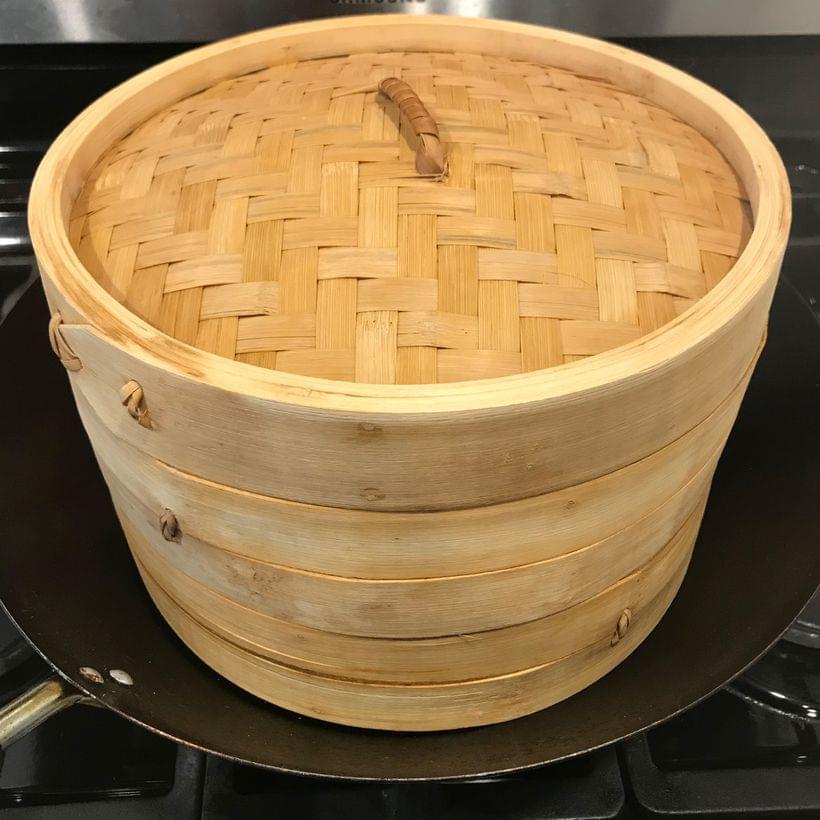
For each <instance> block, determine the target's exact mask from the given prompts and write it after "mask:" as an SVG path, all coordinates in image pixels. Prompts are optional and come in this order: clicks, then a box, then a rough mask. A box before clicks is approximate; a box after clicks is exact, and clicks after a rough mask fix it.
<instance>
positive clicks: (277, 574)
mask: <svg viewBox="0 0 820 820" xmlns="http://www.w3.org/2000/svg"><path fill="white" fill-rule="evenodd" d="M378 43H385V44H389V45H388V46H386V47H384V48H382V47H376V46H375V44H378ZM789 219H790V212H789V192H788V186H787V183H786V179H785V174H784V171H783V168H782V165H781V163H780V160H779V158H778V156H777V154H776V152H775V151H774V149H773V147H772V146H771V144H770V143H769V141H768V140H767V139H766V137H765V135H764V134H763V133H762V131H761V130H760V128H759V127H758V126H757V125H756V124H755V123H754V122H752V121H751V120H750V119H749V117H748V116H747V115H746V114H744V113H743V112H742V111H741V110H740V109H738V108H737V107H736V106H735V105H734V104H733V103H731V102H730V101H729V100H727V99H726V98H724V97H723V96H721V95H720V94H718V93H717V92H716V91H714V90H712V89H710V88H709V87H707V86H705V85H703V84H701V83H699V82H697V81H695V80H694V79H692V78H691V77H689V76H687V75H685V74H682V73H681V72H678V71H676V70H674V69H672V68H670V67H668V66H665V65H663V64H660V63H657V62H655V61H653V60H650V59H648V58H646V57H643V56H640V55H638V54H635V53H633V52H630V51H626V50H624V49H621V48H618V47H616V46H612V45H608V44H605V43H602V42H599V41H596V40H592V39H588V38H585V37H579V36H577V35H572V34H567V33H565V32H559V31H553V30H550V29H543V28H538V27H533V26H525V25H519V24H514V23H506V22H497V21H482V20H464V19H457V18H444V17H432V16H430V17H426V16H425V17H404V16H396V17H383V16H377V17H363V16H358V17H354V18H343V19H339V18H336V19H334V20H332V21H318V22H312V23H306V24H299V25H292V26H286V27H280V28H274V29H270V30H267V31H261V32H257V33H253V34H249V35H246V36H243V37H239V38H235V39H232V40H229V41H225V42H223V43H218V44H215V45H212V46H208V47H205V48H202V49H198V50H196V51H193V52H190V53H189V54H186V55H183V56H181V57H178V58H176V59H174V60H171V61H168V62H166V63H163V64H161V65H159V66H157V67H156V68H153V69H151V70H149V71H147V72H145V73H143V74H141V75H139V76H137V77H136V78H134V79H133V80H131V81H129V82H127V83H125V84H124V85H122V86H120V87H119V88H117V89H115V90H114V91H112V92H110V93H108V94H107V95H105V96H104V97H103V98H101V99H100V100H99V101H98V102H96V103H95V104H94V105H92V106H91V107H90V108H89V109H87V110H86V111H85V112H83V113H82V114H81V115H80V116H79V117H78V118H77V119H76V120H75V121H74V122H73V123H72V124H71V125H70V126H69V127H68V128H67V129H66V130H65V131H64V132H63V134H62V135H61V136H60V137H59V138H58V140H57V141H56V142H55V144H54V145H53V146H52V148H51V149H50V151H49V152H48V154H47V155H46V157H45V159H44V160H43V163H42V165H41V167H40V169H39V170H38V172H37V176H36V178H35V182H34V187H33V190H32V196H31V205H30V227H31V233H32V237H33V241H34V246H35V251H36V254H37V259H38V262H39V265H40V268H41V271H42V278H43V284H44V287H45V290H46V295H47V298H48V302H49V306H50V309H51V312H52V318H51V323H50V325H49V333H50V336H51V341H52V346H53V348H54V351H55V353H56V354H57V356H58V357H59V358H60V360H61V362H62V363H63V365H64V366H65V368H66V370H67V373H68V376H69V381H70V384H71V388H72V390H73V392H74V395H75V398H76V403H77V408H78V411H79V413H80V416H81V418H82V421H83V424H84V426H85V429H86V431H87V433H88V436H89V439H90V441H91V444H92V446H93V448H94V451H95V453H96V455H97V459H98V462H99V464H100V468H101V470H102V472H103V475H104V477H105V479H106V481H107V483H108V486H109V489H110V492H111V498H112V500H113V503H114V506H115V508H116V510H117V514H118V516H119V518H120V521H121V523H122V526H123V530H124V532H125V534H126V537H127V540H128V543H129V545H130V548H131V551H132V553H133V555H134V559H135V562H136V565H137V568H138V570H139V572H140V574H141V576H142V578H143V580H144V581H145V584H146V587H147V589H148V591H149V593H150V594H151V596H152V598H153V599H154V601H155V603H156V605H157V607H158V608H159V610H160V611H161V612H162V614H163V615H164V617H165V618H166V619H167V621H168V622H169V624H170V625H171V626H172V628H173V629H174V630H175V631H176V632H177V633H178V635H179V636H180V637H181V639H182V640H183V641H184V642H185V643H186V644H187V645H188V646H189V647H190V648H191V649H192V650H193V651H194V652H195V653H196V654H198V655H199V656H200V657H201V658H202V659H203V660H204V661H205V662H206V663H208V664H209V665H210V666H212V667H213V668H214V669H215V670H217V671H218V672H219V673H220V674H222V675H223V676H224V677H226V678H227V679H229V680H231V681H233V682H234V683H236V684H238V685H239V686H241V687H243V688H245V689H247V690H249V691H250V692H253V693H254V694H256V695H258V696H259V697H262V698H265V699H267V700H269V701H271V702H272V703H274V704H277V705H280V706H283V707H285V708H288V709H292V710H295V711H297V712H300V713H303V714H306V715H311V716H314V717H319V718H323V719H326V720H331V721H336V722H340V723H344V724H349V725H354V726H364V727H370V728H381V729H394V730H436V729H450V728H457V727H465V726H474V725H481V724H486V723H493V722H498V721H502V720H507V719H510V718H513V717H517V716H520V715H524V714H527V713H529V712H532V711H534V710H537V709H541V708H544V707H546V706H549V705H550V704H552V703H555V702H557V701H559V700H561V699H563V698H566V697H569V696H570V695H572V694H573V693H575V692H577V691H579V690H580V689H581V688H583V687H585V686H587V685H589V684H590V683H592V682H593V681H595V680H597V679H598V678H600V677H601V676H602V675H604V674H606V672H608V671H609V670H610V669H612V668H613V667H614V666H615V665H616V664H618V663H619V662H620V661H621V660H623V658H625V657H626V656H627V655H628V654H629V653H630V652H631V651H632V650H633V649H634V648H635V647H636V646H637V645H638V644H639V643H640V642H641V641H642V640H643V639H644V638H645V637H646V635H648V634H649V632H650V631H651V630H652V629H653V627H654V626H655V625H656V624H657V622H658V621H659V619H660V618H661V617H662V615H663V613H664V611H665V610H666V608H667V607H668V605H669V603H670V602H671V600H672V599H673V598H674V595H675V593H676V592H677V589H678V587H679V585H680V583H681V581H682V579H683V577H684V574H685V571H686V567H687V564H688V561H689V557H690V555H691V551H692V548H693V545H694V542H695V539H696V536H697V531H698V526H699V524H700V520H701V517H702V514H703V510H704V506H705V503H706V498H707V496H708V491H709V484H710V481H711V477H712V473H713V471H714V468H715V465H716V463H717V460H718V458H719V456H720V452H721V450H722V448H723V445H724V443H725V441H726V438H727V436H728V434H729V432H730V430H731V426H732V424H733V422H734V418H735V415H736V413H737V410H738V408H739V405H740V402H741V401H742V398H743V394H744V391H745V389H746V385H747V383H748V380H749V378H750V376H751V372H752V370H753V368H754V364H755V361H756V358H757V355H758V353H759V350H760V348H761V346H762V344H763V342H764V339H765V326H766V318H767V312H768V309H769V304H770V300H771V296H772V292H773V288H774V284H775V282H776V279H777V275H778V272H779V267H780V262H781V259H782V254H783V251H784V248H785V242H786V238H787V234H788V227H789Z"/></svg>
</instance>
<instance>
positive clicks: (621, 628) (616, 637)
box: [610, 607, 632, 646]
mask: <svg viewBox="0 0 820 820" xmlns="http://www.w3.org/2000/svg"><path fill="white" fill-rule="evenodd" d="M631 623H632V610H631V609H629V607H627V608H626V609H625V610H624V611H623V612H622V613H621V614H620V617H619V618H618V622H617V623H616V624H615V631H614V632H613V633H612V640H611V641H610V645H611V646H615V644H616V643H618V641H620V640H621V638H623V636H624V635H626V633H627V630H628V629H629V625H630V624H631Z"/></svg>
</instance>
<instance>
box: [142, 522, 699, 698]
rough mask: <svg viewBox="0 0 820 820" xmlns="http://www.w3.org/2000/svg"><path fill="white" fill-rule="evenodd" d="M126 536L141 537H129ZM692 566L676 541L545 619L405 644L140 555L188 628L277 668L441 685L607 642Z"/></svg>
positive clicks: (152, 554)
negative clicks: (326, 622) (278, 614)
mask: <svg viewBox="0 0 820 820" xmlns="http://www.w3.org/2000/svg"><path fill="white" fill-rule="evenodd" d="M126 528H127V524H126ZM131 537H132V538H133V539H134V540H138V539H139V536H138V535H136V534H135V533H133V532H132V531H131ZM688 560H689V547H688V545H687V543H686V542H685V541H681V539H680V538H678V537H675V538H673V539H672V540H671V541H670V542H669V544H667V545H666V546H665V547H664V548H663V550H662V551H661V552H659V553H658V554H657V555H656V556H654V557H653V558H652V559H650V561H649V562H648V563H646V564H645V565H644V566H642V567H641V568H640V569H638V570H637V571H636V572H634V573H632V574H631V575H628V576H627V577H625V578H623V579H621V580H620V581H618V582H616V583H615V584H613V585H612V586H610V587H607V589H605V590H603V591H602V592H600V593H599V594H598V595H595V596H593V597H592V598H588V599H586V600H585V601H582V602H581V603H578V604H576V605H575V606H572V607H569V608H567V609H565V610H562V611H561V612H557V613H554V614H553V615H549V616H547V617H546V618H538V619H536V620H534V621H527V622H526V623H521V624H515V625H513V626H509V627H504V628H502V629H492V630H485V631H483V632H477V633H470V634H461V635H454V636H439V637H435V638H412V639H403V640H395V639H392V638H364V637H360V636H356V635H343V634H341V633H338V632H327V631H324V630H319V629H312V628H310V627H305V626H301V625H298V624H293V623H291V622H290V621H285V620H281V619H277V618H272V617H270V616H268V615H265V614H263V613H261V612H259V611H257V610H255V609H250V608H248V607H245V606H242V605H241V604H237V603H235V602H234V601H232V600H230V599H229V598H226V597H224V596H222V595H220V594H219V593H218V592H214V591H213V590H212V589H210V588H209V587H206V586H203V585H202V584H200V583H198V582H197V581H195V580H193V579H192V578H190V577H189V576H187V575H185V574H184V573H182V572H180V571H179V570H177V569H175V568H174V567H173V566H172V565H171V564H169V563H168V562H166V561H164V560H163V559H162V558H160V557H159V555H157V553H156V552H152V551H149V550H145V551H143V552H142V555H141V559H140V560H139V561H138V566H139V567H140V571H141V572H142V573H143V574H145V573H148V574H149V575H150V576H151V578H152V579H153V583H154V585H159V586H161V587H162V588H163V590H164V591H165V592H166V594H168V595H170V596H171V597H172V598H174V600H175V601H176V602H177V603H178V604H179V605H180V606H182V607H183V608H184V609H185V610H186V611H187V612H188V614H190V615H191V616H192V617H193V618H194V620H196V621H198V622H199V623H201V624H203V625H204V626H205V627H206V628H208V629H210V630H211V631H212V632H215V633H216V634H218V635H220V636H222V637H223V638H225V639H226V640H228V641H229V642H231V643H233V644H235V645H237V646H240V647H242V648H244V649H246V650H248V651H249V652H253V653H255V654H257V655H262V656H263V657H267V658H269V659H270V660H273V661H276V662H277V663H283V664H285V665H288V666H296V667H299V668H301V669H306V670H313V671H316V672H318V673H320V674H324V675H330V676H332V677H348V678H354V679H356V680H370V681H382V682H394V683H432V682H442V683H444V682H453V681H460V680H470V679H473V678H478V677H492V676H495V675H503V674H507V673H510V672H516V671H519V670H521V669H524V668H526V667H528V666H530V665H532V664H539V663H548V662H550V661H552V660H557V659H559V658H562V657H564V656H565V655H567V654H570V653H572V652H574V651H576V650H577V649H578V647H579V646H583V645H588V644H591V643H595V642H597V641H599V640H603V639H604V638H606V637H611V636H612V631H613V618H615V619H617V616H618V615H619V614H620V613H621V612H623V610H624V609H625V608H629V609H630V610H632V611H633V612H634V611H637V610H639V609H640V608H641V607H642V606H644V605H645V604H646V603H647V602H648V601H649V600H650V599H651V598H652V597H653V596H654V595H656V594H657V590H658V589H661V588H663V587H664V586H665V585H666V583H667V582H668V581H669V580H671V579H673V578H677V577H678V576H680V575H682V573H683V571H684V570H685V568H686V564H687V563H688ZM157 579H161V582H160V581H158V580H157Z"/></svg>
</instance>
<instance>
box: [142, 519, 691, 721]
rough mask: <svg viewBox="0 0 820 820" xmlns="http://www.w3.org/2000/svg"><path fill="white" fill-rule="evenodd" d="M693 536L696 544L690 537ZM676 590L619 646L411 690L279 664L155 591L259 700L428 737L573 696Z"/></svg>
mask: <svg viewBox="0 0 820 820" xmlns="http://www.w3.org/2000/svg"><path fill="white" fill-rule="evenodd" d="M689 538H690V543H691V541H693V540H694V539H693V536H691V535H690V536H689ZM146 580H147V579H146ZM149 583H150V581H149ZM678 586H679V581H678V579H673V581H671V582H670V583H669V584H668V585H667V586H666V587H665V588H664V589H663V590H662V591H661V592H660V594H658V595H657V596H656V597H655V599H654V600H652V601H651V602H650V603H648V604H647V605H645V606H644V607H643V608H642V609H640V610H638V611H637V612H636V613H634V615H633V619H632V622H631V624H630V627H629V630H628V631H627V633H626V635H625V636H624V637H623V638H622V639H621V640H620V641H618V642H617V643H616V644H614V645H612V643H611V639H610V637H608V636H607V637H605V638H604V639H603V640H599V641H597V642H596V643H594V644H591V645H588V646H586V647H584V648H582V649H580V650H579V651H577V652H575V653H573V654H571V655H568V656H566V657H565V658H562V659H560V660H556V661H552V662H550V663H546V664H542V665H538V666H534V667H531V668H529V669H526V670H522V671H519V672H517V673H514V674H508V675H500V676H496V677H490V678H484V679H480V680H473V681H469V682H461V683H450V684H438V685H436V684H418V685H411V686H402V685H390V684H385V683H381V684H378V683H362V682H357V681H354V680H349V679H341V678H333V677H327V676H321V675H317V674H315V673H311V672H306V671H303V670H300V669H297V668H294V667H291V666H286V665H283V664H277V663H274V662H273V661H270V660H268V659H266V658H263V657H261V656H259V655H256V654H252V653H249V652H247V651H245V650H243V649H240V648H238V647H236V646H234V645H233V644H231V643H229V642H227V641H225V640H224V639H222V638H220V637H218V636H217V635H216V634H215V633H213V632H210V631H208V630H207V629H204V628H203V627H202V626H200V625H199V624H197V622H196V621H194V620H193V619H192V618H190V616H188V615H186V614H185V612H184V610H182V609H181V608H180V607H179V606H177V605H176V604H174V603H173V601H172V600H171V599H170V598H169V597H168V596H167V595H165V594H164V593H163V592H162V591H161V590H160V589H159V588H158V587H157V586H153V587H152V588H151V593H152V597H153V598H154V602H155V603H156V604H157V606H158V608H159V609H160V611H161V612H162V614H163V615H164V616H165V618H166V620H168V622H169V623H170V624H171V626H172V627H173V628H174V630H175V631H176V632H177V634H178V635H179V636H180V637H181V638H182V640H183V641H185V643H187V644H188V646H189V647H190V648H191V649H192V650H193V651H194V652H196V654H198V655H199V656H200V657H201V658H202V659H203V660H205V662H206V663H208V664H209V665H211V666H212V667H213V668H214V669H216V671H217V672H218V673H219V674H221V675H223V676H224V677H226V678H227V679H228V680H231V681H233V682H234V683H237V684H238V685H239V686H241V687H242V688H243V689H247V690H248V691H250V692H252V693H253V694H255V695H257V696H258V697H261V698H263V699H265V700H269V701H271V702H273V703H275V704H277V705H278V706H282V707H284V708H286V709H291V710H293V711H296V712H299V713H301V714H305V715H309V716H311V717H316V718H320V719H322V720H331V721H334V722H336V723H343V724H347V725H351V726H364V727H368V728H375V729H388V730H396V731H431V730H442V729H456V728H462V727H466V726H481V725H485V724H489V723H498V722H500V721H504V720H510V719H512V718H515V717H520V716H521V715H526V714H529V713H530V712H534V711H537V710H539V709H543V708H545V707H547V706H550V705H552V704H553V703H557V702H558V701H560V700H564V699H565V698H567V697H569V696H570V695H573V694H575V693H576V692H578V691H579V690H581V689H583V688H584V687H586V686H588V685H589V684H590V683H592V682H593V681H595V680H597V679H598V678H600V677H602V676H603V675H605V674H606V673H607V672H608V671H610V670H611V669H612V668H613V667H614V666H616V665H617V664H618V663H620V662H621V661H622V660H623V659H624V658H625V657H626V656H627V655H628V654H629V653H630V652H632V651H633V650H634V649H635V648H636V647H637V646H638V645H639V644H640V642H641V641H642V640H643V639H644V638H645V637H646V636H647V635H648V634H649V632H650V631H651V630H652V629H653V628H654V626H655V625H656V624H657V622H658V621H659V620H660V618H661V617H662V616H663V614H664V612H665V611H666V609H667V607H668V606H669V604H670V603H671V601H672V599H673V598H674V596H675V593H676V592H677V589H678Z"/></svg>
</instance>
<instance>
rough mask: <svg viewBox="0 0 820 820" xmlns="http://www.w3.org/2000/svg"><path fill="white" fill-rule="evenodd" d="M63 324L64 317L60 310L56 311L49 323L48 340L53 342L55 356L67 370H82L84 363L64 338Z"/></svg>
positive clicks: (52, 347)
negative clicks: (61, 326)
mask: <svg viewBox="0 0 820 820" xmlns="http://www.w3.org/2000/svg"><path fill="white" fill-rule="evenodd" d="M62 323H63V317H62V315H61V313H60V311H59V310H55V311H54V313H52V314H51V319H49V322H48V340H49V342H51V349H52V350H53V351H54V355H55V356H56V357H57V358H58V359H59V360H60V362H61V364H62V365H63V367H64V368H65V369H66V370H73V371H75V372H76V371H77V370H82V369H83V363H82V362H81V361H80V358H79V356H77V354H76V353H75V352H74V351H73V350H72V349H71V346H70V345H69V343H68V342H67V341H66V340H65V339H64V338H63V334H62V333H61V332H60V325H61V324H62Z"/></svg>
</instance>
